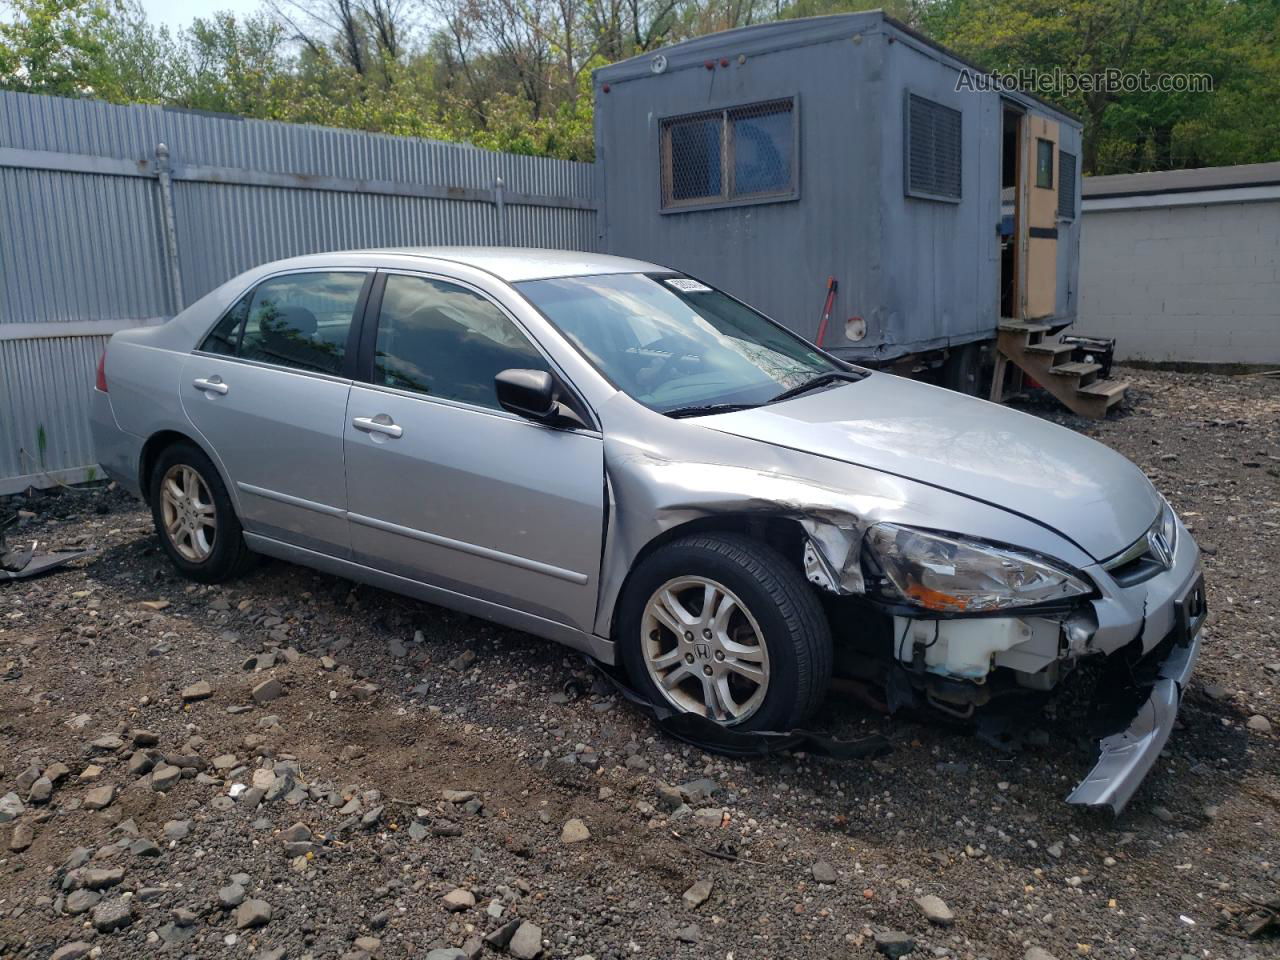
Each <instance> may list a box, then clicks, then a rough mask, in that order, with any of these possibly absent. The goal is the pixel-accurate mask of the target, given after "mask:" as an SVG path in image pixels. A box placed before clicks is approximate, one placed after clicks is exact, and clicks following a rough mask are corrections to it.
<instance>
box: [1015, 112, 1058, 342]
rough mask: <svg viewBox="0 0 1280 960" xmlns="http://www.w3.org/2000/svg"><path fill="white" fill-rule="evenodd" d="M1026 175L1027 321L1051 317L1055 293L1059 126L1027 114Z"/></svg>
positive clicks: (1056, 291)
mask: <svg viewBox="0 0 1280 960" xmlns="http://www.w3.org/2000/svg"><path fill="white" fill-rule="evenodd" d="M1025 127H1026V129H1027V131H1028V137H1027V150H1028V158H1027V159H1028V161H1029V162H1028V163H1027V164H1026V165H1025V166H1024V169H1026V170H1027V172H1028V174H1029V175H1030V176H1029V177H1028V181H1029V182H1028V184H1027V186H1026V188H1025V190H1026V193H1025V196H1026V198H1027V202H1026V207H1025V209H1026V211H1027V217H1026V221H1027V226H1026V236H1025V244H1026V245H1025V248H1024V249H1025V250H1026V251H1027V255H1026V258H1025V262H1026V275H1025V277H1024V283H1023V289H1024V290H1025V291H1026V309H1025V311H1024V317H1025V319H1027V320H1038V319H1043V318H1045V317H1052V316H1053V315H1054V312H1055V309H1056V303H1057V293H1058V183H1057V180H1058V124H1057V122H1055V121H1053V120H1050V119H1048V118H1047V117H1041V116H1036V115H1035V114H1028V115H1027V118H1026V124H1025Z"/></svg>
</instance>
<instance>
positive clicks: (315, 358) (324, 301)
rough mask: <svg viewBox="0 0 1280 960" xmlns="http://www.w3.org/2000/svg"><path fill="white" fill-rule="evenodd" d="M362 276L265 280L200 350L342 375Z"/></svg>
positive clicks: (299, 275) (313, 275)
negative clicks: (343, 361)
mask: <svg viewBox="0 0 1280 960" xmlns="http://www.w3.org/2000/svg"><path fill="white" fill-rule="evenodd" d="M364 281H365V274H363V273H294V274H287V275H285V276H281V277H272V278H271V279H269V280H264V281H263V282H262V283H260V284H258V285H257V286H256V287H254V288H253V290H252V291H250V292H249V293H248V294H246V295H245V296H244V297H243V298H241V300H240V301H239V302H238V303H236V305H235V306H234V307H232V308H231V309H230V310H228V311H227V312H226V314H225V315H223V317H222V319H221V320H219V321H218V323H217V325H216V326H215V327H214V328H213V330H211V331H210V332H209V335H208V336H207V337H205V339H204V342H203V343H201V345H200V349H201V350H204V351H207V352H208V353H218V354H223V355H225V356H238V357H241V358H243V359H245V360H257V361H259V362H260V363H270V364H274V365H276V366H281V367H290V368H292V369H295V370H309V371H311V372H313V373H327V374H333V375H335V376H337V375H340V374H341V373H342V360H343V357H344V356H345V354H346V349H347V336H348V334H349V333H350V332H351V321H352V318H353V317H354V315H355V309H356V303H357V302H358V301H359V299H360V291H361V289H362V287H363V286H364Z"/></svg>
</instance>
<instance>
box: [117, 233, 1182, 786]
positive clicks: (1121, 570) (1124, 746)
mask: <svg viewBox="0 0 1280 960" xmlns="http://www.w3.org/2000/svg"><path fill="white" fill-rule="evenodd" d="M94 435H95V442H96V445H97V451H98V454H99V456H100V458H101V462H102V465H103V466H104V468H105V469H106V470H107V472H108V473H109V474H110V475H111V476H112V477H114V478H115V479H116V480H118V481H119V482H120V483H121V484H122V485H124V486H125V487H127V488H129V489H131V490H132V491H134V492H135V493H137V494H138V495H139V496H140V497H142V498H143V499H145V500H146V501H147V502H148V503H149V504H150V506H151V509H152V511H153V514H154V517H155V523H156V529H157V531H158V533H159V536H160V540H161V542H162V543H163V545H164V549H165V550H166V551H167V553H168V555H169V557H170V558H171V560H172V561H173V563H174V565H175V566H177V568H178V569H179V570H181V571H182V572H183V573H184V574H186V575H187V576H189V577H191V578H193V579H196V580H200V581H203V582H217V581H221V580H224V579H226V578H228V577H231V576H234V575H236V574H237V573H239V572H241V571H243V570H245V569H246V568H247V567H248V566H249V565H250V564H251V562H252V559H253V557H254V556H255V555H257V554H265V555H269V556H273V557H278V558H282V559H285V560H288V561H292V562H295V563H300V564H305V565H308V566H311V567H315V568H317V569H321V570H325V571H329V572H331V573H334V574H338V575H341V576H345V577H350V578H352V579H354V580H359V581H363V582H366V583H371V584H376V585H378V586H381V587H384V588H387V589H389V590H394V591H399V592H402V593H405V594H409V595H412V596H416V597H420V598H422V599H425V600H428V601H430V602H433V603H438V604H441V605H444V606H448V607H453V608H456V609H458V610H462V611H465V612H467V613H471V614H475V615H477V616H481V617H487V618H489V619H492V620H495V621H498V622H501V623H504V624H508V625H511V626H514V627H518V628H520V629H523V630H526V631H528V632H530V633H533V634H536V635H538V636H542V637H546V638H548V639H551V640H555V641H558V642H560V643H564V644H568V645H569V646H571V647H574V648H577V649H579V650H582V651H585V652H587V653H589V654H590V655H592V656H594V657H596V658H598V659H599V660H601V661H604V662H605V663H608V664H614V663H620V664H622V665H624V666H625V668H626V672H627V675H628V676H629V678H630V682H631V683H632V684H633V685H634V686H635V687H636V688H638V689H639V690H640V691H641V692H642V693H643V695H645V696H646V697H648V698H649V699H650V700H651V701H652V702H654V703H655V704H659V705H662V706H664V707H666V708H668V709H673V710H675V711H677V712H680V713H690V714H696V715H699V716H701V717H705V718H706V719H707V720H709V721H713V722H715V723H718V724H722V725H728V726H732V727H734V728H736V729H737V730H740V731H758V730H788V729H791V728H794V727H796V726H798V725H801V724H803V723H805V722H806V721H807V720H808V719H809V718H810V717H811V716H812V715H813V713H814V711H815V710H816V709H817V708H818V706H819V705H820V704H821V702H822V700H823V698H824V696H825V694H826V691H827V688H828V685H829V681H830V680H831V677H832V674H833V672H838V673H847V674H851V675H854V676H859V677H862V678H864V679H870V680H874V681H875V682H877V683H879V684H881V685H882V686H883V687H884V688H885V689H886V690H887V691H888V692H889V693H888V696H889V699H890V701H891V702H892V703H895V704H901V703H904V702H919V703H922V704H928V705H930V706H932V707H933V708H935V709H937V710H941V711H945V712H946V713H949V714H953V715H957V716H961V717H968V716H970V715H972V714H973V712H974V711H975V710H977V709H981V708H983V707H985V706H986V705H987V704H988V702H989V701H992V700H998V699H1002V698H1005V697H1013V696H1016V695H1026V694H1036V693H1041V694H1043V693H1044V692H1047V691H1051V690H1053V689H1054V688H1055V687H1056V686H1057V685H1058V684H1059V683H1060V682H1061V681H1062V680H1063V678H1065V677H1067V676H1068V675H1069V674H1071V673H1072V672H1073V670H1075V669H1076V668H1077V667H1078V666H1079V665H1081V664H1084V663H1095V664H1103V665H1104V666H1105V665H1107V664H1116V665H1121V664H1122V665H1123V671H1122V672H1123V674H1124V677H1125V678H1126V679H1124V680H1123V682H1122V683H1121V684H1120V685H1121V686H1124V685H1126V684H1127V685H1128V686H1130V687H1132V688H1133V689H1132V690H1131V691H1129V692H1131V693H1133V694H1135V695H1136V698H1137V699H1136V702H1137V703H1139V704H1144V705H1145V706H1144V708H1143V709H1141V710H1138V711H1137V714H1136V716H1137V719H1136V720H1134V721H1133V722H1132V723H1131V724H1130V725H1129V727H1128V728H1127V729H1124V730H1121V731H1119V732H1118V734H1117V736H1115V737H1108V738H1106V739H1103V740H1102V743H1101V747H1102V755H1101V757H1100V759H1099V761H1098V765H1097V767H1096V768H1095V769H1094V771H1093V773H1091V774H1090V776H1089V777H1088V778H1086V779H1085V780H1084V781H1083V782H1082V783H1081V785H1080V786H1079V787H1078V788H1077V790H1076V792H1075V794H1073V796H1072V798H1071V799H1072V800H1074V801H1076V802H1080V803H1086V804H1092V805H1106V806H1110V807H1112V808H1113V809H1118V808H1119V807H1121V806H1122V805H1123V804H1124V803H1125V802H1126V801H1127V800H1128V798H1129V796H1130V795H1131V794H1132V792H1133V790H1134V789H1135V788H1136V787H1137V785H1138V783H1139V782H1140V781H1141V779H1142V777H1143V776H1144V775H1145V773H1146V772H1147V770H1148V769H1150V767H1151V766H1152V764H1153V763H1154V761H1155V757H1156V755H1157V754H1158V753H1159V751H1160V748H1161V747H1162V746H1163V744H1164V742H1165V740H1166V739H1167V737H1168V736H1169V732H1170V730H1171V729H1172V726H1173V720H1174V714H1175V713H1176V711H1177V708H1178V703H1179V699H1180V696H1181V691H1182V690H1183V688H1184V687H1185V684H1186V680H1187V676H1188V675H1189V673H1190V670H1191V665H1192V663H1193V661H1194V657H1195V652H1196V645H1197V634H1198V630H1199V627H1200V624H1201V622H1202V620H1203V617H1204V591H1203V583H1202V580H1201V574H1200V562H1199V551H1198V549H1197V547H1196V545H1195V543H1194V542H1193V540H1192V538H1191V536H1190V535H1189V534H1188V533H1187V531H1186V529H1185V528H1184V527H1183V526H1182V524H1181V523H1180V522H1179V520H1178V518H1177V517H1176V516H1175V515H1174V512H1173V511H1172V509H1171V508H1170V507H1169V505H1168V504H1167V503H1166V502H1165V501H1164V500H1163V498H1162V497H1161V496H1160V495H1159V494H1158V493H1157V492H1156V490H1155V489H1154V488H1153V487H1152V485H1151V483H1150V482H1149V481H1148V480H1147V479H1146V478H1145V477H1144V476H1143V475H1142V473H1141V472H1140V471H1139V470H1138V469H1137V468H1136V467H1134V466H1133V465H1132V464H1131V463H1129V462H1128V461H1127V460H1125V459H1124V458H1123V457H1121V456H1119V455H1118V454H1116V453H1114V452H1112V451H1111V450H1109V449H1107V448H1106V447H1104V446H1102V445H1101V444H1098V443H1096V442H1094V441H1092V440H1089V439H1087V438H1085V437H1082V436H1080V435H1078V434H1076V433H1074V432H1072V431H1070V430H1066V429H1063V428H1061V427H1057V426H1054V425H1051V424H1048V423H1046V422H1043V421H1041V420H1039V419H1036V418H1033V417H1030V416H1026V415H1024V414H1021V413H1018V412H1015V411H1012V410H1009V409H1007V408H1004V407H1001V406H997V405H994V404H990V403H987V402H984V401H981V400H977V399H973V398H970V397H966V396H961V395H958V394H955V393H950V392H947V391H944V390H941V389H939V388H936V387H932V386H928V385H925V384H922V383H918V382H914V381H911V380H906V379H902V378H899V377H895V376H892V375H890V374H887V373H882V372H873V371H869V370H865V369H862V368H858V367H853V366H850V365H848V364H846V363H843V362H841V361H839V360H837V359H835V358H833V357H832V356H830V355H828V354H825V353H824V352H822V351H821V350H819V349H817V348H816V347H814V346H813V345H811V344H809V343H807V342H806V341H804V340H802V339H800V338H798V337H796V336H795V335H793V334H791V333H789V332H788V331H787V330H786V329H784V328H783V327H781V326H780V325H778V324H776V323H774V322H773V321H771V320H769V319H767V318H765V317H763V316H761V315H760V314H759V313H757V312H755V311H754V310H752V309H751V308H750V307H748V306H746V305H745V304H743V303H741V302H739V301H737V300H735V299H734V298H732V297H730V296H728V295H726V294H725V293H722V292H720V291H718V290H715V289H713V288H711V287H709V286H707V285H706V284H703V283H701V282H699V281H698V280H696V279H693V278H691V277H688V276H685V275H683V274H680V273H677V272H674V271H672V270H669V269H666V268H663V267H660V266H656V265H654V264H650V263H642V262H639V261H633V260H625V259H620V258H616V257H607V256H598V255H591V254H582V253H569V252H558V251H546V250H510V249H497V248H473V249H467V248H440V249H416V250H383V251H356V252H349V253H336V254H324V255H317V256H308V257H300V258H297V259H293V260H286V261H281V262H278V263H272V264H268V265H266V266H262V267H259V268H257V269H255V270H251V271H249V272H247V273H245V274H242V275H241V276H239V277H236V278H235V279H234V280H231V281H229V282H227V283H226V284H224V285H223V286H221V287H219V288H217V289H216V290H214V291H213V292H211V293H209V294H208V295H206V296H205V297H203V298H202V299H201V300H199V301H198V302H197V303H195V304H193V305H192V306H191V307H189V308H187V309H186V310H184V311H183V312H182V313H180V314H179V315H178V316H177V317H175V318H174V319H173V320H171V321H170V322H168V323H166V324H164V325H163V326H159V327H150V328H141V329H133V330H129V331H126V332H122V333H117V334H116V335H115V336H114V337H113V338H112V339H111V341H110V343H109V345H108V348H107V351H106V353H105V354H104V357H103V360H102V363H101V365H100V367H99V370H98V381H97V389H96V390H95V394H94ZM1134 678H1138V679H1134ZM1130 715H1133V714H1130Z"/></svg>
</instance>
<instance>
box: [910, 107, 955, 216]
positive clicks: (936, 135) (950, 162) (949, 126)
mask: <svg viewBox="0 0 1280 960" xmlns="http://www.w3.org/2000/svg"><path fill="white" fill-rule="evenodd" d="M906 127H907V129H906V141H907V158H906V159H907V162H906V192H907V195H908V196H911V197H921V198H923V199H926V200H949V201H958V200H959V199H960V111H959V110H953V109H951V108H950V107H946V106H943V105H942V104H940V103H937V102H936V101H933V100H929V99H926V98H925V97H920V96H917V95H916V94H914V93H909V94H907V124H906Z"/></svg>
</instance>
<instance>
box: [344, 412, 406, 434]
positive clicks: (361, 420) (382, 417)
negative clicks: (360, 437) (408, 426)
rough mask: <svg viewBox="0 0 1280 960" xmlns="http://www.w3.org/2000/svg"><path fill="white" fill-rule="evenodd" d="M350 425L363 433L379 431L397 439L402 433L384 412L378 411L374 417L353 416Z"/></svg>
mask: <svg viewBox="0 0 1280 960" xmlns="http://www.w3.org/2000/svg"><path fill="white" fill-rule="evenodd" d="M351 425H352V426H353V427H355V428H356V429H357V430H363V431H364V432H365V433H381V434H385V435H386V436H388V437H392V438H394V439H399V438H400V436H401V435H402V434H403V433H404V431H403V430H401V429H400V427H399V426H397V425H396V424H395V423H393V422H392V420H391V418H390V417H388V416H387V415H386V414H385V413H380V414H378V415H377V416H376V417H355V418H354V419H352V421H351Z"/></svg>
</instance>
